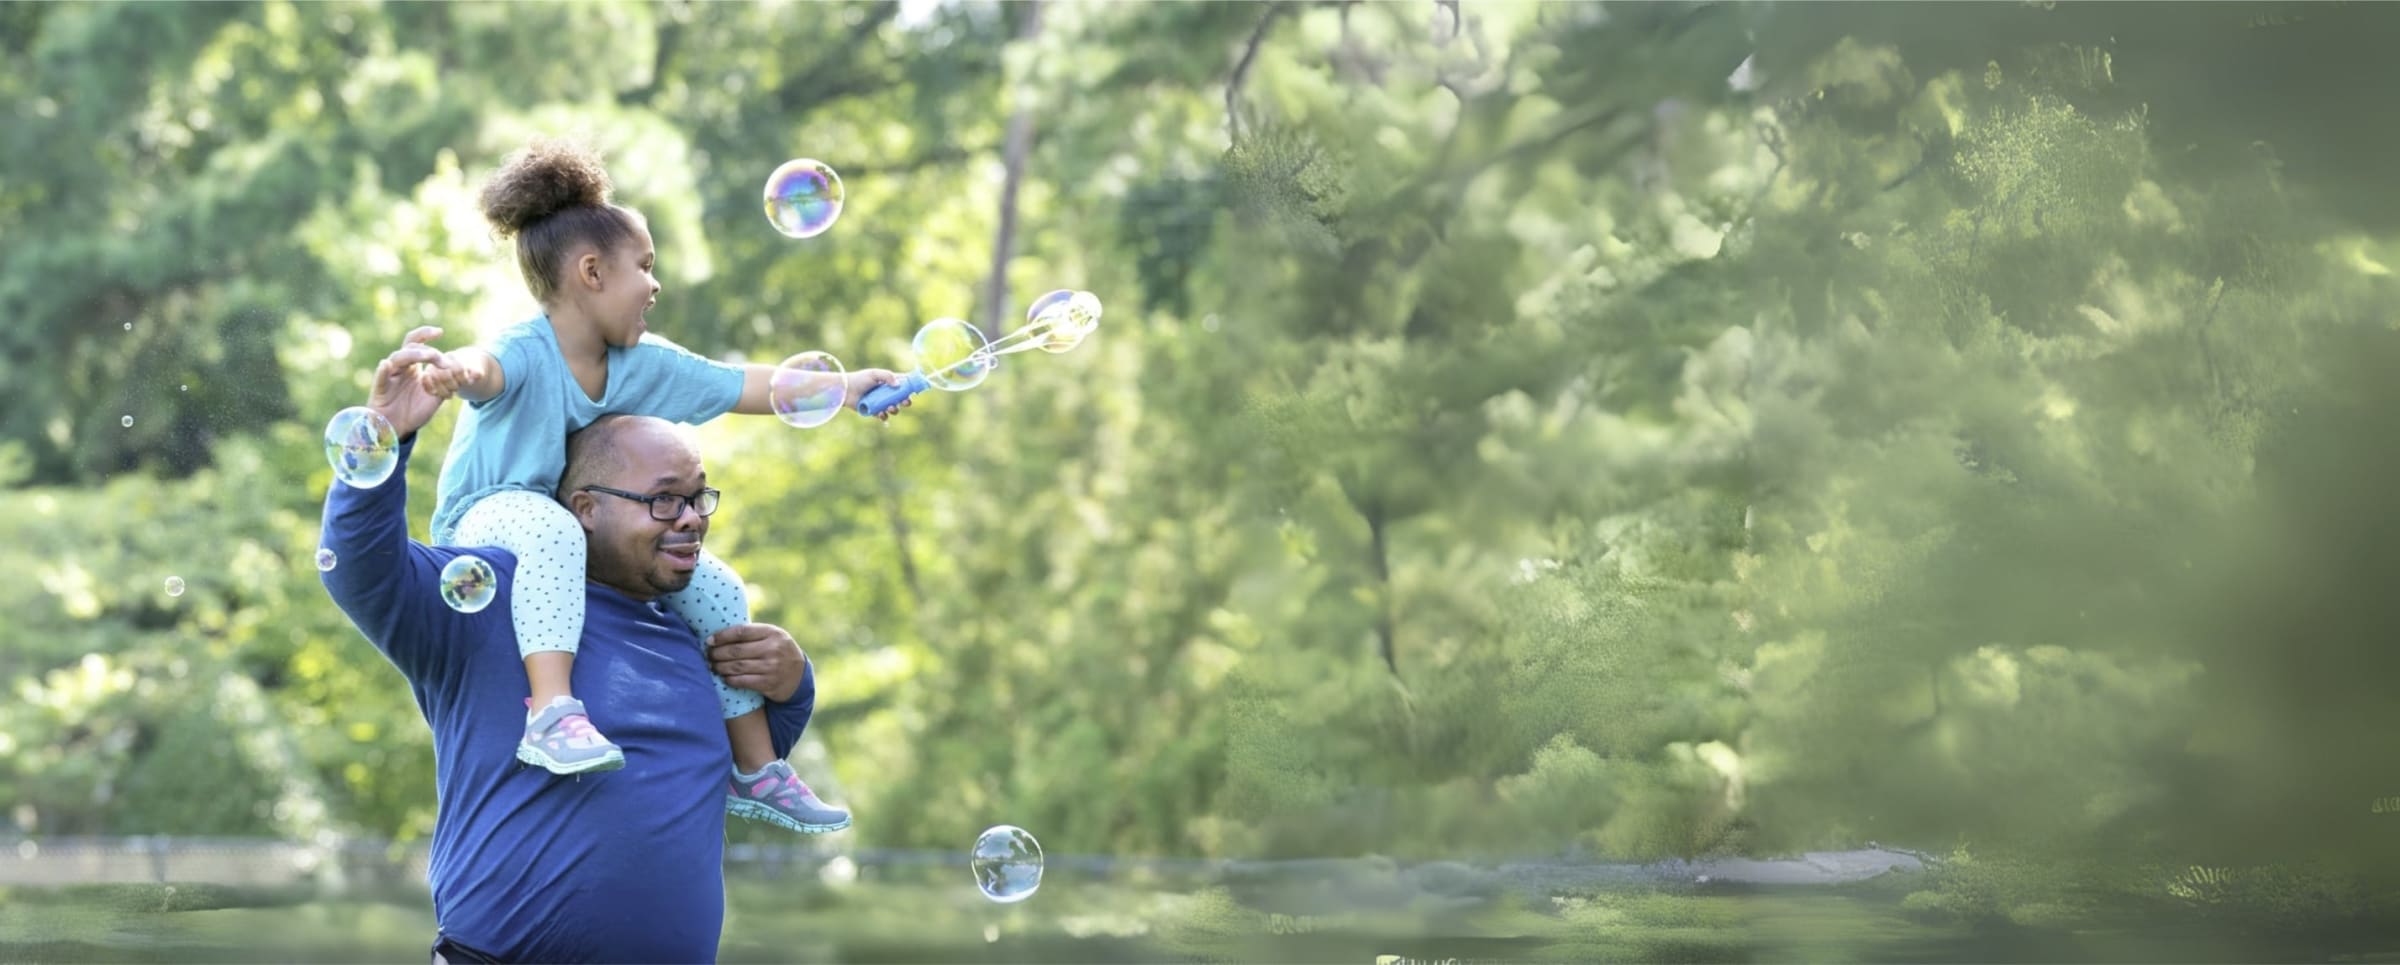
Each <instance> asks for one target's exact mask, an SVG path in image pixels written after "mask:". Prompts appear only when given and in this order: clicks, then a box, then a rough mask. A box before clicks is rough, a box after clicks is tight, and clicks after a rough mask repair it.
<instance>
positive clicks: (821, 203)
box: [767, 157, 842, 238]
mask: <svg viewBox="0 0 2400 965" xmlns="http://www.w3.org/2000/svg"><path fill="white" fill-rule="evenodd" d="M841 216H842V178H841V175H838V174H835V173H833V168H832V166H830V165H828V164H826V163H825V162H823V161H819V160H816V159H814V158H805V157H801V158H793V159H791V160H789V161H785V162H783V166H782V167H779V168H776V169H775V173H773V174H770V175H767V221H768V222H770V223H772V224H774V225H775V230H777V231H780V232H783V233H784V235H785V236H786V237H791V238H814V237H816V236H818V235H821V234H824V233H825V229H827V228H831V227H833V222H834V220H835V219H837V218H840V217H841Z"/></svg>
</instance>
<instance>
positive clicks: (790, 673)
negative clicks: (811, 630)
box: [708, 623, 808, 704]
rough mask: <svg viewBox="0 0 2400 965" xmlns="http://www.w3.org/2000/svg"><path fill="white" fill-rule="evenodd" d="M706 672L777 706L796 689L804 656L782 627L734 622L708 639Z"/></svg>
mask: <svg viewBox="0 0 2400 965" xmlns="http://www.w3.org/2000/svg"><path fill="white" fill-rule="evenodd" d="M708 669H710V670H712V671H715V672H716V675H717V676H719V677H722V678H724V680H725V682H726V683H728V684H731V685H733V686H735V687H739V688H741V689H743V690H755V691H757V692H759V693H761V694H764V695H766V698H767V699H768V700H772V701H774V702H776V703H779V704H780V703H783V702H784V701H786V700H790V699H791V698H792V692H793V691H796V690H799V689H800V677H801V676H802V675H803V674H805V673H806V672H807V671H808V655H807V654H804V653H801V652H800V644H799V642H798V641H795V640H793V639H792V635H791V634H789V633H785V632H784V630H783V628H782V627H778V626H771V625H768V624H764V623H737V624H734V625H733V626H730V627H726V628H725V629H723V630H719V631H717V632H716V635H715V636H712V637H709V638H708Z"/></svg>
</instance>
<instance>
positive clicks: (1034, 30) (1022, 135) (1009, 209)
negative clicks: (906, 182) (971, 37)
mask: <svg viewBox="0 0 2400 965" xmlns="http://www.w3.org/2000/svg"><path fill="white" fill-rule="evenodd" d="M1023 9H1024V11H1025V20H1024V22H1023V23H1020V24H1018V25H1017V38H1016V42H1017V43H1019V44H1030V43H1032V42H1033V41H1034V40H1035V39H1037V38H1039V37H1040V36H1041V33H1042V4H1041V0H1031V2H1029V3H1026V4H1024V6H1023ZM1032 152H1033V105H1031V104H1027V103H1022V102H1020V103H1018V104H1017V105H1016V106H1015V108H1014V109H1013V110H1011V111H1010V112H1009V115H1008V139H1007V140H1006V141H1005V142H1004V144H1003V146H1002V148H1001V163H1002V165H1003V166H1004V168H1005V170H1006V174H1005V176H1004V179H1003V180H1002V181H1001V183H1000V230H999V234H998V237H996V238H994V239H992V274H991V279H990V282H989V284H987V285H986V286H985V289H984V297H983V324H982V326H981V328H982V329H983V336H984V337H985V338H988V339H993V340H998V339H999V338H1000V336H1002V335H1005V334H1007V330H1006V329H1003V328H1001V325H1002V324H1003V323H1004V322H1006V321H1007V319H1008V317H1009V311H1008V262H1009V259H1011V258H1013V257H1015V256H1016V244H1017V188H1018V186H1019V185H1020V184H1022V183H1023V182H1024V180H1025V156H1026V155H1027V154H1030V153H1032ZM1012 327H1013V326H1012Z"/></svg>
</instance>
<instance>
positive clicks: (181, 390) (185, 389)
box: [175, 385, 192, 392]
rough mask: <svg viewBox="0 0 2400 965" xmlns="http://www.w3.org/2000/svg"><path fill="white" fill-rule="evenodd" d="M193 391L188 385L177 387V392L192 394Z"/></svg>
mask: <svg viewBox="0 0 2400 965" xmlns="http://www.w3.org/2000/svg"><path fill="white" fill-rule="evenodd" d="M191 390H192V387H191V386H188V385H178V386H176V387H175V391H177V392H190V391H191Z"/></svg>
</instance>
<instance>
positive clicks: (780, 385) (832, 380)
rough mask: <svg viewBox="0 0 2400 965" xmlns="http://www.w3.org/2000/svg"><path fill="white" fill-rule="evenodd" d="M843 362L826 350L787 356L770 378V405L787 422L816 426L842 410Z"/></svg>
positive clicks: (797, 425)
mask: <svg viewBox="0 0 2400 965" xmlns="http://www.w3.org/2000/svg"><path fill="white" fill-rule="evenodd" d="M843 381H844V379H843V375H842V361H841V360H840V359H837V358H834V357H833V356H831V355H828V354H826V353H824V352H802V353H800V354H798V355H794V356H792V357H791V358H788V359H784V360H783V364H781V365H778V366H776V367H775V372H774V374H772V375H769V376H768V377H767V406H768V408H770V409H772V410H773V411H774V413H775V418H778V419H782V420H783V424H784V425H788V426H792V427H795V428H800V429H813V428H815V427H817V426H821V425H824V424H825V423H827V422H831V421H833V417H834V414H835V413H838V412H840V411H842V397H843V387H842V383H843Z"/></svg>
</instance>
